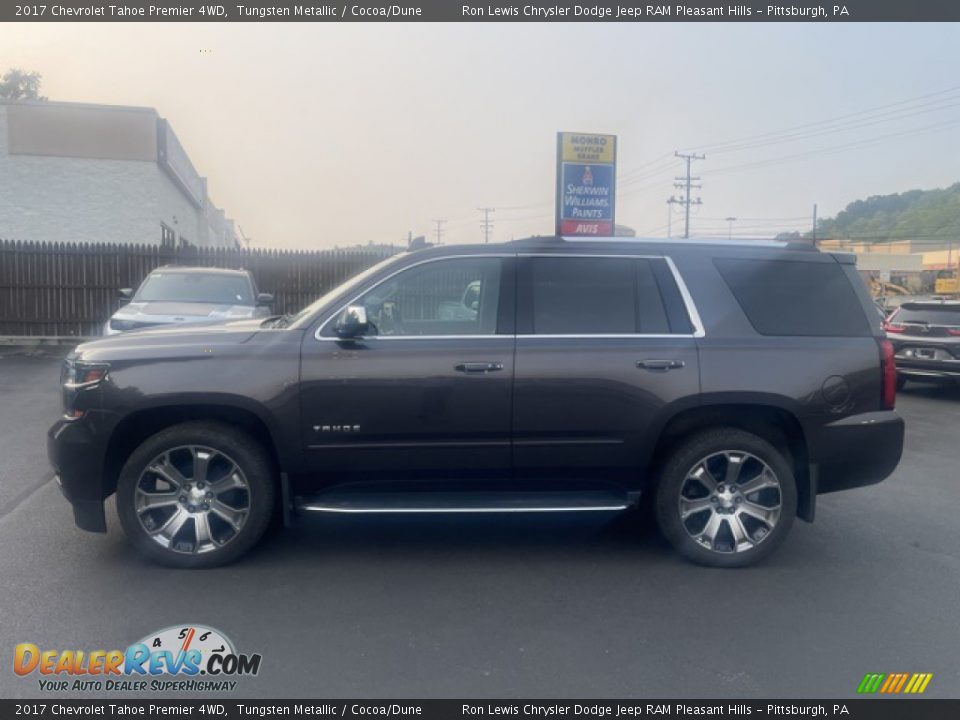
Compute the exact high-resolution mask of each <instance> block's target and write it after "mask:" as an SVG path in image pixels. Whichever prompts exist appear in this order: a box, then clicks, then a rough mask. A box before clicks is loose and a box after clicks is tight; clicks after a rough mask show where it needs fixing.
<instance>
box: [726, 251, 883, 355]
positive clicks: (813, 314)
mask: <svg viewBox="0 0 960 720" xmlns="http://www.w3.org/2000/svg"><path fill="white" fill-rule="evenodd" d="M713 262H714V265H715V266H716V268H717V270H718V271H719V272H720V275H721V276H722V277H723V280H724V281H725V282H726V283H727V285H728V286H729V288H730V290H731V292H733V295H734V297H735V298H736V299H737V302H738V303H739V304H740V307H741V308H742V309H743V312H744V314H745V315H746V316H747V319H748V320H749V321H750V324H751V325H753V328H754V329H755V330H756V331H757V332H758V333H760V334H761V335H786V336H814V337H866V336H869V335H872V331H871V327H870V323H869V322H868V321H867V318H866V315H865V314H864V312H863V308H862V307H861V304H860V299H859V298H858V297H857V294H856V292H855V291H854V289H853V288H852V287H851V286H850V280H849V279H848V278H847V275H846V273H844V271H843V268H842V267H841V266H840V265H839V264H837V263H832V262H803V261H794V260H744V259H735V258H716V259H714V261H713Z"/></svg>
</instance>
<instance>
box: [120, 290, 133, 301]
mask: <svg viewBox="0 0 960 720" xmlns="http://www.w3.org/2000/svg"><path fill="white" fill-rule="evenodd" d="M117 297H118V298H120V299H121V300H129V299H130V298H132V297H133V288H120V289H119V290H117Z"/></svg>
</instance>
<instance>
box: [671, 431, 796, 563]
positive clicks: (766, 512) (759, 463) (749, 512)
mask: <svg viewBox="0 0 960 720" xmlns="http://www.w3.org/2000/svg"><path fill="white" fill-rule="evenodd" d="M656 511H657V524H658V525H659V527H660V531H661V532H662V533H663V534H664V536H665V537H666V538H667V539H668V540H669V541H670V543H671V544H672V545H673V546H674V548H676V550H677V551H678V552H680V553H681V554H682V555H683V556H684V557H686V558H688V559H690V560H693V561H694V562H696V563H700V564H702V565H709V566H713V567H743V566H745V565H750V564H752V563H754V562H757V561H758V560H760V559H762V558H764V557H766V556H767V555H769V554H770V553H771V552H772V551H773V550H774V549H776V547H777V546H778V545H779V544H780V543H781V542H783V539H784V538H785V537H786V535H787V533H788V532H789V530H790V526H791V525H792V524H793V518H794V516H795V515H796V513H797V488H796V482H795V480H794V476H793V472H792V470H791V466H790V463H789V462H788V461H787V459H786V458H785V457H784V456H783V455H782V454H781V453H780V452H779V451H778V450H777V449H776V448H775V447H774V446H773V445H771V444H770V443H769V442H767V441H766V440H764V439H763V438H761V437H758V436H756V435H754V434H752V433H749V432H745V431H743V430H739V429H735V428H717V429H713V430H707V431H704V432H701V433H698V434H697V435H694V436H693V437H691V438H689V439H687V440H685V441H683V442H682V443H680V444H679V445H678V446H676V448H675V450H674V452H673V454H672V456H671V457H670V458H669V459H668V460H667V462H666V463H665V465H664V466H663V468H662V472H661V475H660V478H659V484H658V486H657V495H656Z"/></svg>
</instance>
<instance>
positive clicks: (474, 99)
mask: <svg viewBox="0 0 960 720" xmlns="http://www.w3.org/2000/svg"><path fill="white" fill-rule="evenodd" d="M8 67H21V68H24V69H28V70H36V71H39V72H40V73H42V75H43V90H42V92H43V94H45V95H46V96H48V97H49V99H51V100H62V101H76V102H91V103H107V104H120V105H141V106H149V107H154V108H156V109H157V111H158V112H159V113H160V115H161V116H163V117H166V118H167V119H168V120H169V121H170V122H171V124H172V126H173V128H174V131H175V132H176V133H177V135H178V136H179V138H180V140H181V142H182V144H183V145H184V147H185V148H186V150H187V152H188V153H189V155H190V157H191V159H192V160H193V163H194V165H195V166H196V168H197V169H198V171H199V172H200V173H201V174H202V175H204V176H206V177H207V178H208V179H209V192H210V195H211V197H212V199H213V200H214V202H215V203H217V204H218V205H219V206H220V207H223V208H224V209H225V210H226V212H227V214H228V216H230V217H233V218H234V219H235V221H236V222H238V223H239V225H240V227H241V228H242V230H243V233H244V234H245V235H246V236H247V237H248V238H250V240H251V244H252V245H254V246H258V247H278V248H323V247H333V246H337V245H339V246H345V245H353V244H357V243H362V244H366V243H368V242H375V243H381V242H385V243H399V242H400V241H401V240H402V239H404V238H405V237H406V236H407V233H408V232H412V233H413V234H414V235H419V234H427V235H428V236H430V235H432V234H433V232H434V230H435V227H436V226H435V224H434V223H433V222H432V220H433V219H436V218H442V219H445V220H446V221H447V222H446V223H445V224H444V225H443V229H444V235H443V241H444V242H450V243H463V242H476V241H479V240H480V238H481V229H480V214H479V212H478V211H477V208H479V207H493V208H495V212H494V213H493V215H492V218H493V222H494V227H493V232H492V239H493V240H495V241H496V240H509V239H511V238H514V237H523V236H526V235H531V234H549V233H552V231H553V205H554V190H555V165H556V133H557V131H560V130H572V131H583V132H598V133H613V134H615V135H617V136H618V142H619V148H618V160H619V167H618V182H619V188H618V194H617V222H618V224H623V225H628V226H630V227H632V228H634V229H635V230H636V231H637V232H638V234H640V235H650V236H663V235H666V234H667V232H668V222H669V225H670V227H669V230H670V232H671V233H673V234H674V235H676V234H677V232H678V231H681V230H682V228H681V225H682V221H681V217H680V213H679V211H677V210H675V211H674V213H673V216H672V221H671V220H670V219H669V216H668V208H669V207H670V206H668V204H667V202H666V201H667V198H669V197H670V196H671V194H675V193H676V192H677V191H676V190H675V189H674V188H673V187H672V183H673V179H674V176H675V175H677V174H679V172H680V171H681V166H680V164H679V161H677V160H675V159H671V156H672V154H673V152H674V151H676V150H680V151H702V152H703V153H704V154H705V155H706V159H704V160H702V161H698V162H696V163H694V171H695V174H696V175H698V176H700V177H701V178H702V186H703V187H702V189H701V190H699V191H698V192H697V193H695V196H697V195H699V197H700V198H701V199H702V205H699V206H697V207H696V208H695V210H694V211H693V213H692V220H691V232H692V234H694V235H727V234H728V233H732V234H733V235H742V236H758V235H767V236H770V235H773V234H775V233H777V232H782V231H790V230H799V231H806V230H808V229H809V228H810V224H811V219H810V218H811V215H812V209H813V205H814V204H815V203H816V204H817V205H818V212H819V214H820V216H821V217H828V216H832V215H834V214H835V213H836V212H837V211H839V210H842V209H843V207H844V206H845V205H846V204H847V203H849V202H851V201H853V200H856V199H858V198H862V197H867V196H869V195H877V194H886V193H893V192H902V191H905V190H909V189H913V188H933V187H943V186H946V185H950V184H952V183H954V182H957V181H960V165H958V163H957V159H958V158H960V77H958V75H957V68H960V43H958V42H957V27H956V26H955V25H951V24H946V23H944V24H916V23H905V24H879V23H878V24H826V23H805V24H804V23H782V24H780V23H776V24H773V23H771V24H766V23H713V24H711V23H703V24H701V23H676V24H665V23H657V24H642V23H624V24H611V23H597V24H572V23H563V24H559V23H558V24H548V23H539V24H537V23H504V24H480V23H477V24H474V23H458V24H439V23H423V24H419V23H398V24H395V25H390V24H362V23H350V24H343V25H335V24H323V23H302V24H295V23H289V24H288V23H264V24H256V23H245V24H242V25H241V24H236V25H230V24H217V23H197V24H188V23H169V24H162V23H155V24H154V23H150V24H146V23H144V24H141V23H131V24H121V23H77V24H69V23H50V24H46V23H45V24H16V25H13V24H0V72H3V71H4V70H5V69H6V68H8ZM951 88H953V90H952V91H951ZM945 91H946V92H945ZM951 99H952V100H953V102H950V101H951ZM894 103H899V104H896V105H893V104H894ZM835 118H844V119H843V120H840V121H836V122H832V123H829V122H828V123H825V122H824V121H831V120H833V119H835ZM814 123H822V124H819V125H817V124H814ZM791 128H796V129H795V130H791ZM771 133H780V134H771ZM732 141H737V142H732ZM729 217H735V218H737V220H736V221H732V222H728V221H727V220H726V218H729Z"/></svg>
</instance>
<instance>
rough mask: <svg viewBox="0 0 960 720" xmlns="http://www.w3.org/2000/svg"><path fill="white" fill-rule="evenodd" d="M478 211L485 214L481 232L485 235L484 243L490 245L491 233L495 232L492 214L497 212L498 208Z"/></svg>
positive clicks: (483, 208) (485, 208)
mask: <svg viewBox="0 0 960 720" xmlns="http://www.w3.org/2000/svg"><path fill="white" fill-rule="evenodd" d="M477 210H478V211H480V212H481V213H483V220H481V221H480V231H481V232H482V233H483V241H484V242H485V243H488V242H490V231H491V230H493V220H491V219H490V213H492V212H495V211H496V208H492V207H482V208H477Z"/></svg>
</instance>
